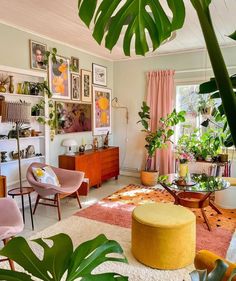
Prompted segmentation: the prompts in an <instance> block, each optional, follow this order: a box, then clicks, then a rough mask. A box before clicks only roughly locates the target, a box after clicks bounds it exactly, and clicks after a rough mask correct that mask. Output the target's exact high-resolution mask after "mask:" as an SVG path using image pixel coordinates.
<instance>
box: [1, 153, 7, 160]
mask: <svg viewBox="0 0 236 281" xmlns="http://www.w3.org/2000/svg"><path fill="white" fill-rule="evenodd" d="M6 159H7V151H1V162H7V160H6Z"/></svg>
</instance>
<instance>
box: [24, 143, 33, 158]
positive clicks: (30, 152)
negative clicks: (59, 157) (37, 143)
mask: <svg viewBox="0 0 236 281" xmlns="http://www.w3.org/2000/svg"><path fill="white" fill-rule="evenodd" d="M34 156H35V149H34V146H33V145H29V146H28V147H27V148H26V153H25V157H26V158H30V157H34Z"/></svg>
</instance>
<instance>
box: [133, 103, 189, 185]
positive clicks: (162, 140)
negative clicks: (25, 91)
mask: <svg viewBox="0 0 236 281" xmlns="http://www.w3.org/2000/svg"><path fill="white" fill-rule="evenodd" d="M138 114H139V117H140V118H141V119H140V120H139V121H138V122H137V123H141V124H142V125H143V127H144V129H143V130H142V132H145V133H146V137H145V141H146V145H145V148H146V150H147V154H148V156H147V161H146V164H145V170H144V171H141V181H142V184H144V185H147V186H153V185H156V184H157V179H158V174H159V173H158V171H153V170H152V160H153V156H154V155H155V152H156V150H157V149H162V148H166V147H167V146H168V144H167V143H168V142H171V143H172V140H171V137H172V136H173V134H174V131H173V129H171V127H173V126H175V125H177V124H178V123H179V122H184V121H185V117H184V116H185V111H180V112H179V113H177V112H176V110H175V109H174V110H173V111H172V112H171V113H170V114H168V115H167V116H166V117H165V118H160V120H159V127H158V129H157V130H156V131H152V130H150V128H149V121H150V107H149V106H148V105H147V104H146V102H143V104H142V107H141V111H140V112H139V113H138Z"/></svg>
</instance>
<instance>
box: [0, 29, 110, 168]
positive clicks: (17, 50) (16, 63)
mask: <svg viewBox="0 0 236 281" xmlns="http://www.w3.org/2000/svg"><path fill="white" fill-rule="evenodd" d="M0 35H1V38H2V40H1V42H0V50H1V51H0V64H1V65H6V66H12V67H16V68H21V69H30V52H29V39H31V40H35V41H38V42H41V43H44V44H47V48H48V49H51V48H53V47H55V48H57V52H58V54H59V55H62V56H65V57H69V58H70V57H71V56H74V57H77V58H79V63H80V69H86V70H92V63H97V64H100V65H103V66H106V67H107V75H108V76H107V81H108V85H107V86H108V87H109V88H111V89H112V88H113V62H111V61H109V60H105V59H102V58H99V57H96V56H93V55H90V54H87V53H85V52H81V51H80V50H78V49H75V48H73V47H68V46H66V45H63V43H61V44H60V43H58V42H54V41H53V40H48V39H45V38H42V37H39V36H36V35H34V34H30V33H27V32H24V31H21V30H18V29H16V28H13V27H10V26H7V25H4V24H0ZM78 36H79V35H78ZM62 41H63V38H62ZM65 138H74V139H76V140H77V142H78V144H79V145H80V144H81V142H82V138H83V139H84V140H85V142H86V143H88V144H91V143H92V138H93V136H92V132H86V133H73V134H65V135H57V136H56V137H55V139H54V141H52V142H51V141H50V140H48V141H49V142H50V145H49V151H50V152H49V162H50V164H52V165H57V163H58V155H59V154H62V153H64V152H65V148H64V147H62V146H61V143H62V141H63V139H65ZM110 143H112V136H110Z"/></svg>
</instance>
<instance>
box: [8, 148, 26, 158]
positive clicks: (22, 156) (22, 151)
mask: <svg viewBox="0 0 236 281" xmlns="http://www.w3.org/2000/svg"><path fill="white" fill-rule="evenodd" d="M24 153H25V152H24V149H22V150H21V151H20V158H24ZM10 156H11V158H12V159H13V160H16V159H18V152H14V151H11V152H10Z"/></svg>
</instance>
